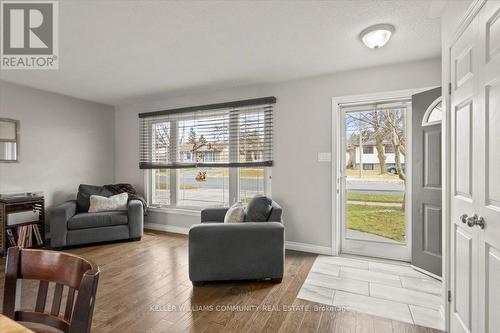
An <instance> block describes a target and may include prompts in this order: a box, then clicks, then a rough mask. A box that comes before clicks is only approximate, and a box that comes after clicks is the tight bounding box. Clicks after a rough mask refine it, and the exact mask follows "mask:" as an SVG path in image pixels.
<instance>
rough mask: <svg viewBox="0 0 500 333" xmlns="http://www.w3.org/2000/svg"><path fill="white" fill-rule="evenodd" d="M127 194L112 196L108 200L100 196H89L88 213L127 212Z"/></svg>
mask: <svg viewBox="0 0 500 333" xmlns="http://www.w3.org/2000/svg"><path fill="white" fill-rule="evenodd" d="M127 202H128V193H125V192H124V193H120V194H117V195H112V196H110V197H108V198H106V197H102V196H100V195H91V196H90V207H89V213H97V212H108V211H112V210H127Z"/></svg>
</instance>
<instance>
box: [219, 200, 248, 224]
mask: <svg viewBox="0 0 500 333" xmlns="http://www.w3.org/2000/svg"><path fill="white" fill-rule="evenodd" d="M243 221H245V207H244V206H243V204H242V203H241V202H237V203H235V204H234V205H232V206H231V207H230V208H229V209H228V210H227V212H226V216H224V223H241V222H243Z"/></svg>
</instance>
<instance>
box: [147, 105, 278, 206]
mask: <svg viewBox="0 0 500 333" xmlns="http://www.w3.org/2000/svg"><path fill="white" fill-rule="evenodd" d="M264 100H265V103H263V101H262V99H259V100H258V102H259V103H257V104H252V103H249V102H251V101H240V102H243V103H241V104H242V105H238V103H240V102H234V104H233V103H224V104H218V105H216V106H215V107H212V105H208V106H205V107H206V109H205V108H204V107H193V108H192V109H194V110H192V111H191V110H186V109H180V111H179V110H169V111H160V112H153V113H147V114H141V115H140V117H141V136H140V138H141V139H140V167H141V168H142V169H149V171H148V177H147V184H146V187H147V188H148V190H149V193H148V198H149V204H150V205H151V206H156V207H185V208H205V207H222V206H228V205H230V204H231V203H233V202H236V201H242V202H248V201H249V200H250V199H251V198H252V197H253V196H255V195H257V194H268V193H269V187H270V181H269V180H270V168H269V167H270V166H272V162H273V161H272V110H273V104H274V98H272V99H271V98H267V99H264ZM227 104H233V105H234V106H233V105H230V106H229V105H227ZM188 109H190V108H188Z"/></svg>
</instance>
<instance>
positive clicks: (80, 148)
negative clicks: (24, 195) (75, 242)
mask: <svg viewBox="0 0 500 333" xmlns="http://www.w3.org/2000/svg"><path fill="white" fill-rule="evenodd" d="M1 117H6V118H14V119H18V120H20V128H21V143H20V149H21V150H20V162H19V163H0V193H5V192H26V191H43V192H44V193H45V197H46V201H47V205H48V206H51V205H54V204H59V203H61V202H63V201H65V200H67V199H72V198H76V192H77V189H78V185H79V184H80V183H90V184H104V183H112V182H113V181H114V139H115V131H114V108H113V107H111V106H106V105H102V104H97V103H92V102H87V101H83V100H79V99H75V98H72V97H67V96H63V95H58V94H54V93H50V92H46V91H41V90H37V89H32V88H28V87H24V86H20V85H16V84H11V83H7V82H5V81H1V80H0V118H1Z"/></svg>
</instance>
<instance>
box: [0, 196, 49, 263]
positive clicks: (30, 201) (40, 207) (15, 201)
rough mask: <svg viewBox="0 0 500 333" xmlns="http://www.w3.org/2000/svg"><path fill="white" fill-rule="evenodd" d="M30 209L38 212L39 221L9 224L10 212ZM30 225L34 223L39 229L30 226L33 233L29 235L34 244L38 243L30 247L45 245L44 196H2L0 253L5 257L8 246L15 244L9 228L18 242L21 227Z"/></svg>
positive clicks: (0, 201)
mask: <svg viewBox="0 0 500 333" xmlns="http://www.w3.org/2000/svg"><path fill="white" fill-rule="evenodd" d="M29 210H32V211H34V212H38V214H39V215H38V221H35V222H26V223H18V224H16V225H8V224H7V222H8V221H7V217H8V215H9V214H11V213H16V212H22V211H29ZM28 225H33V226H34V227H35V228H36V229H37V230H38V231H36V230H35V229H34V228H29V231H30V232H31V233H32V234H31V235H30V236H29V237H31V240H32V244H36V245H34V246H30V247H43V246H44V245H45V243H46V240H45V200H44V197H43V196H22V197H21V196H15V197H12V198H9V197H5V198H0V254H1V255H2V256H3V257H5V255H6V254H7V248H9V247H11V246H13V244H10V241H9V235H8V234H7V230H9V234H11V236H13V237H14V239H15V240H16V242H17V241H18V236H19V235H18V231H19V230H20V227H23V226H28ZM37 236H38V237H40V238H41V244H38V243H39V239H38V241H37V238H38V237H37Z"/></svg>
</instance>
